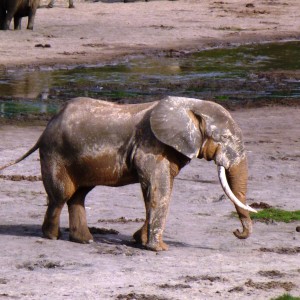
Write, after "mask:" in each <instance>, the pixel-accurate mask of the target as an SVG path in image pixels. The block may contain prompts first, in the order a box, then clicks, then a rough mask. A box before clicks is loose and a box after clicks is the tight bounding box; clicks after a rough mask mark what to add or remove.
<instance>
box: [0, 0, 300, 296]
mask: <svg viewBox="0 0 300 300" xmlns="http://www.w3.org/2000/svg"><path fill="white" fill-rule="evenodd" d="M66 2H67V1H59V0H58V1H57V6H56V7H55V8H53V9H46V8H43V7H42V8H41V9H39V11H38V14H37V17H36V24H35V29H34V31H33V32H29V31H26V30H22V31H20V32H15V31H7V32H0V41H1V42H0V47H1V49H0V51H1V55H0V65H1V66H2V67H3V68H10V67H20V66H28V67H30V68H31V67H35V66H47V65H48V66H49V65H53V64H68V65H70V64H75V63H89V62H90V63H100V62H105V61H106V60H115V59H117V58H119V57H120V56H123V55H126V54H133V53H138V52H144V53H150V52H151V53H152V55H155V53H159V52H160V51H161V50H168V51H169V50H170V49H176V50H180V49H184V50H191V51H193V50H196V49H203V48H205V47H209V46H217V45H228V44H230V43H246V42H263V41H267V40H272V41H273V40H280V39H282V38H285V39H297V38H298V39H299V32H300V30H299V29H300V24H299V22H300V21H299V20H300V18H299V14H300V13H299V12H300V3H299V1H298V0H294V1H292V0H291V1H277V0H264V1H261V0H260V1H234V0H230V1H215V2H212V1H208V0H203V1H192V0H191V1H175V2H173V1H151V2H148V3H145V2H136V3H127V4H124V3H121V2H118V1H104V2H95V3H93V2H92V1H91V2H83V1H75V5H76V9H74V10H73V9H67V8H66V7H67V3H66ZM45 3H46V1H42V5H44V4H45ZM24 25H25V23H24ZM24 27H25V26H24ZM38 44H42V45H46V44H49V45H50V48H49V47H35V45H38ZM231 113H232V115H233V117H234V118H235V119H236V120H237V122H238V123H239V124H240V126H241V128H242V130H243V132H244V137H245V142H246V147H247V151H248V155H249V193H248V202H249V203H250V204H251V203H254V202H257V203H260V202H264V203H267V204H269V205H271V206H274V207H277V208H282V209H286V210H299V207H300V200H299V195H300V184H299V180H300V177H299V174H298V173H299V169H300V150H299V149H300V128H299V124H300V122H299V119H300V108H299V107H298V106H294V107H286V106H268V107H263V108H251V109H238V110H235V111H232V112H231ZM42 130H43V126H20V124H18V126H16V125H15V124H12V125H0V165H2V164H4V163H7V162H8V161H10V160H12V159H14V158H16V157H18V156H19V155H21V154H23V153H24V152H25V151H27V149H29V148H30V147H31V146H32V145H33V144H34V143H35V141H36V140H37V138H38V137H39V135H40V134H41V132H42ZM86 204H87V214H88V224H89V226H90V227H91V229H92V231H93V232H94V237H95V242H94V243H93V244H90V245H81V244H76V243H71V242H69V241H68V214H67V210H66V209H64V211H63V214H62V219H61V226H62V229H63V236H62V239H61V240H59V241H50V240H46V239H43V238H42V237H41V224H42V221H43V216H44V213H45V210H46V194H45V191H44V188H43V185H42V182H41V181H40V168H39V159H38V155H37V153H35V154H33V155H32V156H30V157H29V158H28V159H26V160H25V161H23V162H21V163H19V164H18V165H16V166H14V167H11V168H9V169H6V170H4V171H3V172H2V173H1V174H0V245H1V247H0V249H1V252H0V253H1V255H0V299H127V300H128V299H138V300H141V299H143V300H145V299H147V300H160V299H172V300H173V299H176V300H181V299H188V300H190V299H270V298H271V297H275V296H278V295H281V294H283V293H287V292H288V293H290V294H292V295H294V296H300V284H299V282H300V263H299V261H300V247H299V246H300V243H299V240H300V233H299V232H296V227H297V226H299V225H300V224H299V222H295V223H289V224H285V223H277V222H271V223H264V222H255V224H254V232H253V234H252V236H251V237H250V238H249V239H247V240H237V239H236V238H235V237H234V236H233V234H232V231H233V230H235V229H236V228H239V227H240V224H239V221H238V220H237V219H236V218H235V217H233V216H232V211H233V206H232V204H231V203H230V202H229V201H228V200H227V199H226V197H224V195H223V192H222V190H221V187H220V185H219V183H218V179H217V172H216V166H215V165H214V164H213V163H212V162H211V163H209V162H205V161H200V160H198V161H196V160H195V161H193V162H192V163H191V164H190V165H189V166H187V167H186V168H185V169H184V170H183V171H182V172H181V173H180V174H179V176H178V177H177V179H176V181H175V187H174V191H173V197H172V203H171V209H170V213H169V217H168V222H167V226H166V231H165V241H166V242H167V243H168V244H169V246H170V249H169V251H167V252H160V253H155V252H151V251H146V250H143V249H140V248H137V247H136V246H135V245H134V243H133V242H132V238H131V235H132V233H133V232H135V230H136V229H138V228H139V226H141V224H142V220H143V218H144V207H143V200H142V196H141V192H140V188H139V186H138V185H129V186H125V187H122V188H108V187H97V188H95V189H94V190H93V191H92V192H91V193H90V194H89V195H88V198H87V203H86Z"/></svg>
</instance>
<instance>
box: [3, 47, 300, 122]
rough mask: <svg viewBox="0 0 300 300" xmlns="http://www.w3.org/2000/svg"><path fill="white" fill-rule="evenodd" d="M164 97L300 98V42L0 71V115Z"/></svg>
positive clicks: (227, 99) (245, 100) (226, 99)
mask: <svg viewBox="0 0 300 300" xmlns="http://www.w3.org/2000/svg"><path fill="white" fill-rule="evenodd" d="M165 95H178V96H188V97H196V98H202V99H210V100H217V101H218V102H223V103H229V102H236V103H240V104H242V105H243V103H248V102H249V101H251V102H253V101H255V102H259V101H269V102H271V101H274V100H276V99H294V100H297V99H300V42H285V43H276V44H262V45H248V46H240V47H236V48H230V49H212V50H205V51H201V52H199V53H195V54H184V53H178V52H169V53H165V54H164V55H161V57H154V58H153V57H144V56H143V57H142V56H141V57H138V56H136V57H131V58H127V59H125V60H124V61H122V62H119V63H116V64H111V65H104V66H103V65H102V66H81V67H73V68H69V69H57V70H54V69H49V68H45V69H43V68H41V69H40V70H38V71H37V70H8V71H5V72H4V71H2V72H1V70H0V116H10V117H12V116H16V115H18V114H20V113H21V114H40V113H42V114H44V113H46V114H53V113H54V112H55V111H56V110H57V109H58V107H59V106H60V105H61V103H62V102H64V101H65V100H67V99H70V98H72V97H77V96H89V97H95V98H102V99H107V100H109V101H118V102H129V103H136V102H141V101H151V100H154V99H159V98H162V97H164V96H165Z"/></svg>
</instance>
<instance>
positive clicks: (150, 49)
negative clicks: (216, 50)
mask: <svg viewBox="0 0 300 300" xmlns="http://www.w3.org/2000/svg"><path fill="white" fill-rule="evenodd" d="M47 2H48V0H41V8H40V9H38V10H37V14H36V19H35V25H34V30H33V31H28V30H25V28H26V25H27V20H26V18H23V21H22V24H23V25H22V26H23V29H22V30H21V31H12V30H10V31H0V41H1V46H0V50H1V55H0V67H1V66H2V67H5V68H7V67H13V66H20V65H22V66H28V67H29V68H33V67H34V66H41V65H43V66H45V65H47V66H50V65H57V64H63V65H74V64H87V63H92V64H101V63H103V62H106V61H111V60H114V61H115V60H116V59H120V58H121V57H124V56H125V55H131V54H136V53H142V54H143V53H144V54H145V53H152V54H155V53H159V52H161V51H166V52H167V53H170V54H171V55H173V54H172V53H174V54H175V55H176V53H180V51H185V50H186V51H196V50H198V49H203V48H211V47H217V46H228V45H230V44H239V43H243V44H244V43H251V42H265V41H280V40H283V39H284V40H287V39H288V40H294V39H299V37H300V21H299V19H300V18H299V16H300V13H299V11H300V3H299V1H298V0H289V1H283V0H258V1H251V0H230V1H209V0H201V1H198V0H179V1H153V0H152V1H149V2H148V3H145V2H144V1H132V2H130V3H123V1H118V0H103V1H94V0H90V1H84V0H75V6H76V8H75V9H68V8H67V6H68V3H67V1H66V0H56V2H55V7H54V8H52V9H48V8H46V4H47ZM12 28H13V24H11V29H12ZM2 41H5V43H4V42H2Z"/></svg>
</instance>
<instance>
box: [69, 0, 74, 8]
mask: <svg viewBox="0 0 300 300" xmlns="http://www.w3.org/2000/svg"><path fill="white" fill-rule="evenodd" d="M69 8H75V6H74V3H73V0H69Z"/></svg>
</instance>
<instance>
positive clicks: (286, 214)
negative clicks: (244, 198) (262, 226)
mask: <svg viewBox="0 0 300 300" xmlns="http://www.w3.org/2000/svg"><path fill="white" fill-rule="evenodd" d="M250 216H251V218H252V219H253V220H262V221H269V220H270V221H271V220H273V221H276V222H285V223H289V222H293V221H300V210H295V211H286V210H282V209H277V208H266V209H262V210H260V211H258V213H250Z"/></svg>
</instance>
